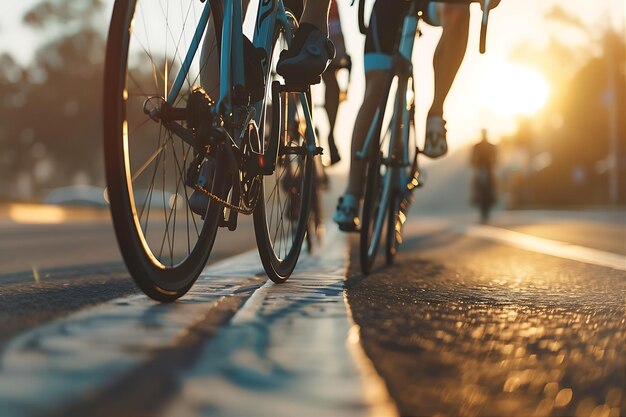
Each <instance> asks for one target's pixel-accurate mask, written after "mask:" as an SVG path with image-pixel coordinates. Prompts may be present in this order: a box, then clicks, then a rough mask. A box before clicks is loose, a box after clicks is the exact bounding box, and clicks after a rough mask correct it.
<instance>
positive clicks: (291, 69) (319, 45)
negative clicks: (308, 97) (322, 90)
mask: <svg viewBox="0 0 626 417" xmlns="http://www.w3.org/2000/svg"><path fill="white" fill-rule="evenodd" d="M334 57H335V45H333V43H332V41H331V40H330V39H328V38H327V37H326V36H325V35H324V34H323V33H322V32H321V31H320V30H319V29H318V28H317V27H315V26H314V25H312V24H310V23H303V24H302V25H301V26H300V28H299V29H298V31H297V32H296V36H295V37H294V39H293V42H292V44H291V47H290V48H289V49H288V50H285V51H282V52H281V54H280V59H279V61H278V65H277V67H276V70H277V72H278V73H279V74H280V75H282V76H283V78H285V82H286V83H288V84H309V85H314V84H319V83H320V82H321V81H322V77H321V75H322V74H323V73H324V71H325V70H326V68H327V67H328V64H329V63H330V61H331V60H332V59H333V58H334Z"/></svg>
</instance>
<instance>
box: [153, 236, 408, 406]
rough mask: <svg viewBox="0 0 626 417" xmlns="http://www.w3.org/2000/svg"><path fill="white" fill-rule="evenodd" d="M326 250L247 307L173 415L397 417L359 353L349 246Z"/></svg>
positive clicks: (201, 365) (341, 240) (185, 385)
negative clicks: (347, 283) (348, 289)
mask: <svg viewBox="0 0 626 417" xmlns="http://www.w3.org/2000/svg"><path fill="white" fill-rule="evenodd" d="M326 242H327V243H326V244H325V245H324V246H323V247H322V248H321V252H320V254H319V255H317V256H316V255H313V256H304V257H303V258H302V259H301V261H300V263H299V265H298V268H297V269H296V272H295V273H294V275H293V276H292V277H291V278H290V280H289V281H288V282H287V283H285V284H281V285H274V284H272V283H269V282H268V283H267V284H265V285H264V286H263V287H261V288H259V289H258V290H257V291H256V292H255V293H254V294H253V295H252V296H251V297H250V298H249V299H248V300H247V301H246V303H245V304H244V306H243V307H242V308H241V309H240V310H239V311H238V312H237V313H236V314H235V316H234V317H233V319H232V320H231V323H230V325H229V326H227V327H225V328H223V329H222V330H221V331H220V332H219V333H218V334H217V335H216V336H215V338H214V339H213V340H212V341H211V342H210V344H209V346H207V348H206V349H205V350H204V353H203V354H202V357H201V358H199V359H198V360H197V361H196V363H195V364H194V365H193V367H192V369H190V370H189V371H187V372H185V374H184V375H181V377H180V380H179V382H178V385H179V386H181V391H180V393H179V394H178V395H177V396H176V397H175V399H174V400H173V401H172V402H171V403H170V404H169V407H168V408H167V410H166V411H165V413H164V415H165V416H175V417H184V416H197V415H208V414H210V415H212V416H246V415H254V416H257V417H262V416H276V415H294V416H321V415H338V416H368V415H369V416H396V415H397V414H398V413H397V411H396V409H395V405H394V404H393V402H392V401H391V400H390V397H389V394H388V392H387V389H386V387H385V385H384V383H382V380H381V379H380V377H378V375H377V374H376V371H375V370H374V368H373V366H372V365H371V363H370V362H369V360H368V359H367V357H366V356H365V354H364V353H363V352H362V350H361V351H360V352H358V348H359V347H360V345H359V340H358V328H355V327H354V324H353V323H352V322H351V321H350V319H349V317H348V314H347V308H348V306H347V303H346V302H345V301H344V278H345V274H346V269H347V259H348V258H347V254H348V251H347V242H346V239H345V237H344V236H343V235H342V234H339V233H329V234H328V236H326ZM355 335H356V336H357V337H355ZM355 353H356V354H355ZM359 353H360V354H359ZM372 394H375V395H372Z"/></svg>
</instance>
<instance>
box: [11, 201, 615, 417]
mask: <svg viewBox="0 0 626 417" xmlns="http://www.w3.org/2000/svg"><path fill="white" fill-rule="evenodd" d="M533 216H539V217H537V218H536V219H534V220H533ZM573 217H575V215H574V214H572V215H570V218H568V220H567V222H562V223H560V224H559V223H558V222H555V221H553V220H552V218H550V217H549V216H548V217H545V216H543V215H542V214H538V213H534V214H533V213H523V214H521V215H517V214H515V213H508V214H503V215H501V216H500V217H499V218H497V223H496V225H495V227H476V226H473V225H471V224H469V223H468V222H467V221H465V220H464V219H459V218H456V219H452V220H451V219H450V218H447V219H445V218H425V217H423V216H422V217H420V216H417V215H416V216H412V217H409V222H408V223H407V224H406V225H405V230H406V232H407V233H406V240H405V243H404V245H403V247H402V249H401V252H400V255H399V256H398V258H397V262H396V265H395V266H392V267H383V266H382V265H380V266H379V267H378V268H377V269H375V271H374V273H373V274H372V275H370V276H369V277H363V276H361V275H360V274H359V271H358V267H357V266H358V257H357V252H356V250H357V249H358V244H357V242H356V241H355V237H350V236H347V235H340V234H338V233H336V232H334V230H333V228H332V227H329V228H328V229H329V233H328V235H327V237H326V243H325V246H323V247H322V248H319V249H318V252H316V253H314V254H313V255H311V256H305V257H303V259H302V261H301V263H300V264H299V267H298V269H297V270H296V274H295V275H294V276H293V277H292V278H291V280H290V281H288V282H287V283H286V284H284V285H273V284H270V283H268V282H267V278H266V277H265V275H264V273H263V272H262V268H261V265H260V261H259V259H258V255H257V254H256V252H250V253H247V254H246V253H244V254H242V255H238V256H236V257H233V258H229V259H226V260H224V261H223V262H218V263H214V264H213V265H210V266H209V267H208V268H207V269H206V270H205V272H204V274H203V275H202V277H201V278H200V280H199V281H198V283H197V284H196V285H195V286H194V287H193V289H192V291H191V292H190V293H189V294H188V295H187V296H186V297H184V298H183V299H182V300H181V301H180V302H177V303H174V304H170V305H160V304H157V303H154V302H152V301H150V300H148V299H146V298H145V297H144V296H142V295H130V296H128V295H126V296H124V297H122V296H123V295H125V294H128V293H129V292H132V291H133V290H132V288H130V287H129V286H130V285H132V284H130V282H129V281H127V277H126V275H125V272H124V270H123V268H122V269H120V268H119V267H116V268H112V267H111V266H106V265H105V264H103V266H102V267H101V268H100V267H98V268H96V267H95V266H92V268H91V269H85V270H84V271H82V272H81V268H79V267H77V266H75V267H73V269H65V268H61V269H58V270H55V271H53V272H50V273H47V274H46V275H45V276H44V280H43V281H42V282H39V283H33V282H32V277H26V276H22V275H20V274H12V275H10V276H9V275H7V276H6V277H5V283H4V286H3V287H0V289H1V290H2V291H3V297H4V298H3V306H5V305H6V307H3V309H0V318H2V319H3V320H4V321H2V322H0V323H13V322H15V323H16V324H15V326H13V327H12V325H11V326H9V325H7V326H4V327H3V328H2V329H0V330H3V331H4V333H3V332H0V335H3V334H4V335H6V337H12V338H11V339H10V340H8V341H7V342H6V343H5V345H4V346H3V347H4V349H3V350H2V352H1V354H0V410H1V411H2V413H0V414H2V415H4V414H7V415H11V416H31V415H46V416H67V415H71V416H74V415H76V416H78V415H89V416H94V417H98V416H103V417H104V416H112V415H151V416H152V415H163V416H176V417H178V416H205V415H211V416H243V415H255V416H259V415H268V416H275V415H298V416H300V415H312V416H313V415H314V416H317V415H340V416H352V415H354V416H357V415H358V416H364V415H371V416H385V415H390V416H393V415H397V414H400V415H406V416H415V415H462V416H493V415H505V416H519V415H536V416H549V415H575V416H593V417H611V416H618V415H623V413H624V412H625V411H626V406H625V403H626V395H625V394H624V392H625V388H626V374H625V370H626V357H625V353H624V350H625V349H624V348H625V346H624V345H625V338H626V318H625V317H626V272H625V271H624V268H623V267H622V264H621V263H620V261H621V260H623V256H621V255H623V254H622V253H621V252H619V251H612V250H611V248H617V249H619V248H620V244H621V242H620V241H619V238H620V237H621V236H623V234H624V232H625V231H626V225H625V224H623V222H621V220H619V219H617V220H616V221H615V222H613V223H611V222H606V224H604V226H602V227H600V228H595V227H594V226H593V224H599V222H601V219H600V220H598V219H597V218H594V219H593V220H592V222H591V221H585V220H580V221H579V222H578V223H576V222H575V219H573ZM572 224H576V226H575V230H581V231H587V232H588V233H589V234H590V237H589V239H588V240H586V238H585V236H584V235H583V234H580V233H575V232H574V231H573V230H570V229H571V228H572V226H571V225H572ZM542 225H549V227H548V226H546V229H544V228H542ZM98 227H99V226H98ZM564 227H566V228H567V229H568V230H565V229H564ZM609 229H610V230H612V233H608V234H606V235H605V240H606V241H605V242H603V244H602V245H596V243H597V242H599V239H600V236H599V234H598V233H591V232H589V231H590V230H609ZM77 233H78V232H77ZM520 233H522V234H520ZM524 233H529V234H524ZM88 234H89V233H88ZM574 234H576V236H577V239H575V240H572V241H570V240H568V239H567V237H568V236H571V235H574ZM33 236H35V233H34V230H33ZM248 236H249V235H248ZM615 239H618V241H616V240H615ZM244 243H245V242H244ZM571 244H573V245H571ZM350 251H352V253H351V256H348V255H350V254H349V252H350ZM610 252H613V253H610ZM107 271H108V272H107ZM81 274H82V275H81ZM346 275H347V279H346V278H345V276H346ZM25 280H28V282H26V281H25ZM125 280H126V281H125ZM96 284H97V285H96ZM113 284H115V285H113ZM65 285H68V288H67V290H63V288H65V287H64V286H65ZM83 286H84V287H85V288H83ZM113 287H114V288H113ZM100 288H102V289H104V288H107V289H108V290H107V291H108V294H107V295H106V297H101V296H99V295H97V294H98V293H99V289H100ZM116 294H117V295H116ZM83 296H84V298H85V303H82V304H81V303H78V302H77V303H70V302H69V301H71V300H82V298H81V297H83ZM107 297H108V298H107ZM115 297H121V298H115ZM111 298H115V299H113V300H111ZM42 300H43V301H45V302H42ZM103 300H104V301H106V300H109V301H106V302H104V303H102V304H98V305H95V306H93V304H94V303H97V302H102V301H103ZM66 301H67V304H68V306H69V307H68V308H67V309H65V310H63V309H62V308H61V307H62V306H63V305H64V304H66ZM346 301H347V302H348V304H346ZM348 308H349V309H348ZM9 310H10V311H9ZM50 310H52V312H50ZM75 310H78V311H77V312H76V313H74V314H71V315H69V316H68V317H66V318H63V319H61V320H58V321H52V322H48V323H47V324H44V325H41V326H39V327H35V328H34V329H31V330H28V331H26V332H22V333H21V334H19V335H17V336H16V333H17V332H18V331H19V330H20V327H19V326H20V325H21V326H24V327H22V328H28V327H30V326H32V325H35V324H37V323H41V322H46V321H48V320H49V317H57V316H58V314H59V312H60V311H62V314H68V313H70V312H71V311H75ZM20 311H27V312H31V313H32V312H35V311H36V312H37V314H39V315H38V316H37V317H34V316H33V317H31V318H32V320H31V318H29V319H28V320H30V324H24V322H25V321H28V320H22V321H20V319H19V316H20V314H19V312H20ZM46 315H48V316H46ZM29 317H30V316H29ZM352 320H354V322H356V325H353V321H352ZM365 355H367V356H365ZM372 365H373V366H372Z"/></svg>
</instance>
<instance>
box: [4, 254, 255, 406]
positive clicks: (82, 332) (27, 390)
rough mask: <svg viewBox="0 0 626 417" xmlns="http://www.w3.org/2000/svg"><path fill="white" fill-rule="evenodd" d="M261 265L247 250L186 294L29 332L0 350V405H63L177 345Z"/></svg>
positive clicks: (123, 301)
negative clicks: (178, 300)
mask: <svg viewBox="0 0 626 417" xmlns="http://www.w3.org/2000/svg"><path fill="white" fill-rule="evenodd" d="M260 272H262V267H261V265H260V262H259V259H258V254H257V253H256V252H248V253H245V254H242V255H238V256H236V257H234V258H229V259H228V260H225V261H223V262H219V263H216V264H214V265H212V266H211V267H209V268H208V269H207V270H205V272H203V274H202V276H201V277H200V278H199V279H198V281H197V282H196V284H195V285H194V287H193V288H192V289H191V291H190V292H189V293H188V294H187V295H186V296H185V297H184V298H183V299H182V300H181V301H180V302H176V303H171V304H159V303H156V302H154V301H151V300H150V299H148V298H147V297H145V296H144V295H133V296H129V297H122V298H119V299H116V300H112V301H110V302H107V303H103V304H100V305H98V306H95V307H91V308H88V309H85V310H81V311H79V312H76V313H74V314H72V315H70V316H68V317H67V318H65V319H62V320H58V321H54V322H51V323H48V324H45V325H43V326H40V327H37V328H35V329H33V330H30V331H28V332H25V333H23V334H21V335H19V336H17V337H15V338H14V339H12V340H11V341H9V342H8V343H7V345H6V346H5V348H4V349H3V350H2V352H1V353H0V410H2V413H0V414H2V415H8V416H14V417H21V416H32V415H48V414H54V413H55V412H57V413H58V412H61V411H62V410H63V409H64V408H65V407H68V406H69V405H71V404H72V403H73V402H75V401H77V400H84V399H85V398H87V397H89V396H93V395H95V394H96V393H98V392H99V391H100V390H102V389H104V388H106V387H107V386H109V385H111V384H113V383H114V382H115V381H117V380H119V379H120V378H121V377H123V376H125V375H127V374H128V373H129V372H130V371H132V370H133V369H134V368H136V367H138V366H139V365H141V364H142V363H146V362H147V361H149V360H151V359H152V358H153V357H154V355H155V352H157V351H158V350H160V349H167V348H171V347H174V346H176V345H177V343H178V342H179V341H180V340H182V339H183V338H184V336H185V335H186V334H187V333H188V332H189V330H190V329H192V328H193V327H194V325H196V324H197V323H200V322H202V321H203V320H204V319H205V317H206V315H207V312H208V311H210V309H211V308H212V307H213V306H214V305H215V303H217V302H219V301H220V299H222V298H223V297H231V296H234V295H235V294H236V293H237V291H241V290H242V288H244V287H246V286H249V285H250V283H251V281H250V279H251V278H254V279H256V281H257V282H258V281H259V278H257V277H255V276H254V274H256V273H260ZM259 285H260V284H259Z"/></svg>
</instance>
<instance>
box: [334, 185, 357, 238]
mask: <svg viewBox="0 0 626 417" xmlns="http://www.w3.org/2000/svg"><path fill="white" fill-rule="evenodd" d="M333 221H334V222H335V223H337V225H338V226H339V230H341V231H344V232H356V231H358V230H359V225H360V223H361V221H360V220H359V199H358V198H357V197H356V196H354V195H352V194H344V196H343V197H339V204H337V209H336V210H335V212H334V213H333Z"/></svg>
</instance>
